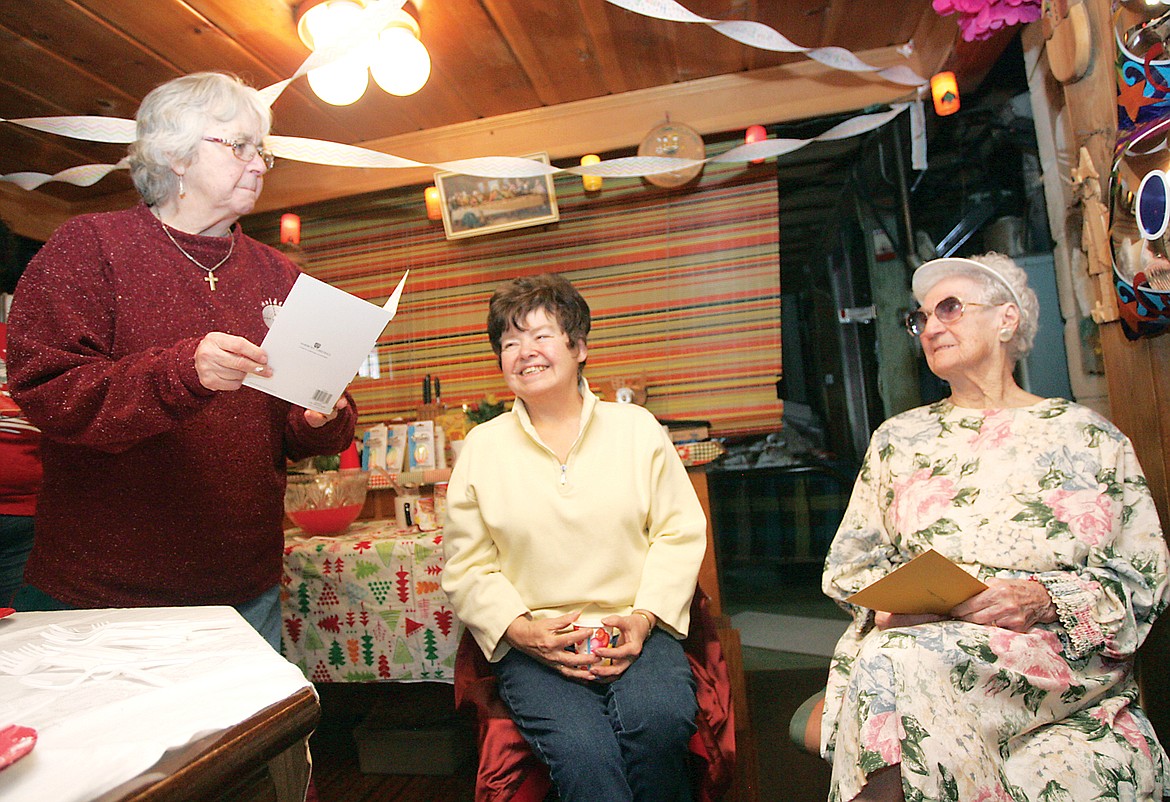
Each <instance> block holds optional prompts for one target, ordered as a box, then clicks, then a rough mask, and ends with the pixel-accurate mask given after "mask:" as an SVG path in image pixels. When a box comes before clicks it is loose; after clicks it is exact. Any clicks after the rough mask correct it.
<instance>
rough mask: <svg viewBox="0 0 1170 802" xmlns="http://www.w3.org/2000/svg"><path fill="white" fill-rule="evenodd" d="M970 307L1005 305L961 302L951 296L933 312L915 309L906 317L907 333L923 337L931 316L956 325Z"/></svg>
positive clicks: (935, 307)
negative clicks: (964, 311)
mask: <svg viewBox="0 0 1170 802" xmlns="http://www.w3.org/2000/svg"><path fill="white" fill-rule="evenodd" d="M968 306H1003V304H979V303H975V302H974V301H960V300H959V299H958V298H956V297H955V296H953V295H951V296H948V297H946V298H943V299H942V300H941V301H939V302H938V303H937V304H935V305H934V311H933V312H926V311H924V310H922V309H915V310H914V311H913V312H911V313H910V314H908V315H906V331H908V332H910V336H911V337H921V336H922V332H924V331H926V321H927V320H929V319H930V316H931V315H934V316H935V317H937V318H938V319H939V322H940V323H948V324H949V323H954V322H955V321H956V320H958V319H959V318H961V317H962V316H963V310H964V309H966V308H967V307H968Z"/></svg>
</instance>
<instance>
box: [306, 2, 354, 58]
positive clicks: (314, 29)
mask: <svg viewBox="0 0 1170 802" xmlns="http://www.w3.org/2000/svg"><path fill="white" fill-rule="evenodd" d="M305 6H308V8H305ZM364 6H365V3H364V2H361V0H324V1H323V2H317V3H315V4H313V3H310V2H306V3H302V4H301V8H302V9H304V10H303V11H302V12H301V14H300V18H299V19H298V20H297V36H299V37H300V38H301V41H302V42H304V43H305V47H307V48H309V49H310V50H316V49H317V48H319V47H323V46H325V45H328V44H329V43H330V42H332V41H335V40H337V39H338V38H339V37H340V36H341V35H342V34H344V33H345V31H346V29H347V28H350V27H353V26H354V25H355V24H356V20H357V17H358V15H359V14H361V11H362V8H363V7H364Z"/></svg>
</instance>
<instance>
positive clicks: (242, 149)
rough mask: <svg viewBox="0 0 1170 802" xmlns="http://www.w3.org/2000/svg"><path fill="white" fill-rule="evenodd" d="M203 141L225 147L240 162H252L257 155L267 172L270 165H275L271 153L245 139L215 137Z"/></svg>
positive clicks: (274, 158) (207, 137)
mask: <svg viewBox="0 0 1170 802" xmlns="http://www.w3.org/2000/svg"><path fill="white" fill-rule="evenodd" d="M203 141H204V142H215V143H218V144H220V145H226V146H227V147H229V148H231V149H232V155H233V156H235V157H236V158H237V159H239V160H240V161H242V162H250V161H252V159H254V158H255V157H256V154H257V153H259V154H260V158H261V159H263V160H264V166H265V167H267V168H268V169H269V170H271V169H272V165H274V164H276V157H275V156H273V155H272V151H270V150H269V149H268V148H266V147H264V146H263V145H257V144H256V143H255V142H252V141H249V140H247V139H220V138H219V137H217V136H205V137H203Z"/></svg>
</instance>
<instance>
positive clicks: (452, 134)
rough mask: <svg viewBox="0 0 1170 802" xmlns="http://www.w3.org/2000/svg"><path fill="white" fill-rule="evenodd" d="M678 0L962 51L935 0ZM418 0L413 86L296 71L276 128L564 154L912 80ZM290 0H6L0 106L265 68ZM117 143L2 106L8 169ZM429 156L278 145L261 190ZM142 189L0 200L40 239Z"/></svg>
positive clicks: (318, 188)
mask: <svg viewBox="0 0 1170 802" xmlns="http://www.w3.org/2000/svg"><path fill="white" fill-rule="evenodd" d="M683 5H685V6H686V7H687V8H688V9H689V10H691V11H693V12H695V13H697V14H700V15H703V16H705V17H709V18H712V19H751V20H756V21H759V22H762V23H764V24H766V25H769V26H771V27H772V28H773V29H775V30H776V31H778V32H780V33H781V34H783V35H784V36H787V37H788V38H789V39H790V40H792V41H793V42H795V43H797V44H799V45H802V46H805V47H822V46H829V45H835V46H840V47H844V48H846V49H848V50H851V51H853V52H855V53H857V54H858V55H859V56H860V57H861V58H863V59H865V60H866V61H868V62H869V63H871V64H874V65H876V66H891V65H895V64H906V65H907V66H909V67H911V68H912V69H914V70H915V71H916V72H918V73H919V74H920V75H930V74H931V73H933V72H935V71H936V70H938V69H939V68H941V67H942V66H944V65H945V64H946V63H947V62H948V61H951V62H954V61H955V57H954V52H953V51H954V46H955V42H956V26H955V25H954V23H953V21H952V20H950V19H943V18H940V17H938V16H937V15H936V14H935V13H934V12H933V10H932V9H931V4H930V0H782V1H781V0H684V2H683ZM415 7H416V11H417V16H418V17H419V21H420V27H421V39H422V41H423V42H424V44H425V45H426V46H427V48H428V50H429V51H430V54H431V60H432V65H433V67H432V74H431V78H430V80H429V81H428V83H427V84H426V86H425V87H424V88H423V89H422V90H421V91H420V92H418V93H417V94H415V95H413V96H411V97H407V98H399V97H394V96H391V95H388V94H386V93H384V92H382V91H381V90H380V89H379V88H378V87H377V86H376V85H375V84H373V82H371V84H370V88H369V89H368V90H367V91H366V94H365V96H364V97H363V98H362V99H361V100H359V101H358V102H357V103H355V104H353V105H352V106H348V107H333V106H329V105H327V104H325V103H323V102H322V101H320V100H318V99H317V98H316V96H315V95H313V93H312V90H311V89H310V88H309V86H308V84H307V82H306V81H305V80H304V79H298V80H297V81H296V82H294V83H293V84H292V85H291V86H290V87H289V88H288V89H287V90H286V91H285V92H284V94H283V95H282V96H281V97H280V98H279V100H277V102H276V103H275V105H274V113H275V119H276V121H275V126H274V133H277V134H285V135H292V136H302V137H310V138H316V139H327V140H333V141H338V142H344V143H350V144H362V145H365V146H367V147H372V148H375V149H377V150H382V151H386V152H390V153H394V154H396V155H399V156H403V157H406V158H410V159H415V160H418V161H422V162H428V163H433V162H437V161H444V160H450V159H457V158H465V157H472V156H485V155H521V154H524V153H529V152H534V151H540V150H544V151H547V152H549V154H550V156H551V157H552V158H553V160H554V162H556V161H557V160H565V161H563V162H562V163H563V164H564V163H568V161H570V160H575V159H576V158H577V157H579V156H580V155H581V154H583V153H589V152H596V153H603V154H616V153H621V152H623V151H624V152H627V153H628V152H629V151H630V149H631V148H635V147H636V146H637V144H638V142H639V141H640V140H641V139H642V138H643V137H644V136H645V134H646V133H647V132H648V131H649V130H650V129H651V128H653V127H654V126H655V125H657V124H658V123H659V122H661V121H662V120H663V119H664V118H665V117H666V116H667V115H669V116H670V118H671V119H672V120H674V121H677V122H682V123H686V124H688V125H690V126H691V127H693V128H695V129H696V130H697V131H698V132H699V133H700V134H702V135H704V136H705V137H711V136H718V135H719V134H722V133H726V132H733V131H740V130H742V129H743V128H744V127H746V126H747V125H750V124H753V123H761V124H765V125H767V124H770V123H778V122H783V121H787V120H796V119H805V118H810V117H816V116H820V115H827V114H838V113H841V112H846V111H850V110H855V109H860V108H863V107H865V106H867V105H870V104H873V103H883V102H890V101H893V100H898V99H903V98H904V97H905V96H906V94H907V89H906V87H902V86H898V85H895V84H892V83H889V82H887V81H884V80H882V79H880V78H875V77H873V76H861V75H854V74H847V73H843V72H840V71H834V70H830V69H828V68H825V67H822V66H820V65H819V64H817V63H815V62H812V61H810V60H809V59H807V58H805V57H804V56H802V55H799V54H777V53H770V52H766V51H763V50H757V49H753V48H749V47H746V46H743V45H740V44H738V43H736V42H734V41H732V40H731V39H728V38H726V37H724V36H723V35H721V34H719V33H717V32H716V31H714V30H711V29H709V28H708V27H707V26H704V25H699V24H683V23H674V22H664V21H659V20H654V19H651V18H648V17H645V16H642V15H639V14H635V13H633V12H630V11H626V10H624V9H622V8H619V7H617V6H614V5H611V4H610V3H607V2H605V0H555V1H553V0H416V3H415ZM295 11H296V2H295V0H148V2H141V0H36V2H28V0H0V98H2V100H0V117H5V118H20V117H38V116H58V115H104V116H112V117H124V118H130V117H133V115H134V112H135V110H136V108H137V106H138V103H139V101H140V100H141V98H142V97H143V96H144V95H145V94H146V93H147V92H148V91H149V90H150V89H151V88H153V87H154V86H156V85H158V84H159V83H161V82H163V81H166V80H168V79H170V78H173V77H175V76H178V75H181V74H184V73H188V72H194V71H198V70H207V69H216V70H227V71H230V72H234V73H236V74H238V75H240V76H242V77H243V78H244V79H245V80H247V81H248V82H249V83H251V84H253V85H254V86H257V87H263V86H267V85H269V84H272V83H275V82H276V81H279V80H281V79H283V78H286V77H288V76H291V75H292V74H293V73H294V72H295V71H296V69H297V67H298V66H299V65H300V64H301V62H302V61H303V60H304V59H305V58H306V57H307V56H308V50H307V49H306V48H305V47H304V45H302V43H301V42H300V40H299V39H298V38H297V35H296V31H295V22H294V19H295ZM911 42H912V43H913V46H912V47H910V48H906V47H905V45H906V44H907V43H911ZM900 49H901V51H902V52H899V50H900ZM903 53H906V54H908V57H907V56H905V55H903ZM960 61H961V59H960ZM984 66H985V65H984ZM984 71H985V70H984ZM981 77H982V76H981V75H978V74H969V75H965V76H962V78H963V79H964V80H965V81H967V82H968V83H970V82H977V81H978V80H979V79H980V78H981ZM124 154H125V148H124V146H119V145H109V144H99V143H90V142H83V141H78V140H73V139H66V138H62V137H57V136H53V135H50V134H44V133H38V132H36V131H32V130H30V129H27V128H23V127H19V126H15V125H11V124H2V125H0V173H9V172H16V171H26V170H32V171H38V172H45V173H54V172H56V171H59V170H62V169H65V168H68V167H72V166H75V165H79V164H87V163H112V162H116V161H117V160H118V159H120V158H121V157H122V156H123V155H124ZM430 172H431V171H429V170H357V169H343V168H326V167H321V166H316V165H304V164H297V163H290V162H285V163H283V164H281V165H279V166H278V168H277V169H276V170H274V171H273V172H272V173H271V174H270V176H269V178H268V180H267V182H266V188H265V193H264V196H263V198H262V201H261V203H262V206H261V207H260V209H258V210H270V209H280V208H289V207H294V206H297V205H301V204H305V203H310V202H313V201H317V200H324V199H328V198H336V197H342V196H346V195H350V194H356V193H361V192H369V191H374V190H379V189H385V188H389V187H394V186H406V185H411V184H425V183H430V180H431V176H430ZM133 200H134V196H133V190H132V189H131V186H130V182H129V179H128V177H127V176H126V174H125V172H124V171H118V172H115V173H114V174H112V175H111V176H109V177H107V178H105V179H103V180H102V181H100V182H99V183H97V184H95V185H94V186H92V187H88V188H79V187H73V186H70V185H67V184H62V183H52V184H47V185H44V186H43V187H42V188H41V189H39V190H36V191H34V192H25V191H24V190H20V189H16V188H14V187H12V186H11V185H8V184H7V183H3V184H0V215H2V216H3V217H4V218H5V219H6V220H7V221H9V224H10V225H11V226H12V227H13V228H14V229H16V230H17V231H18V233H22V234H25V235H26V236H32V237H36V238H42V239H43V238H44V236H46V235H47V233H48V231H51V230H52V227H53V226H55V225H56V224H57V223H58V222H60V220H62V219H64V218H65V217H68V216H70V215H72V214H76V213H78V212H82V211H88V210H94V209H102V208H115V207H122V206H125V205H127V204H128V203H131V202H133Z"/></svg>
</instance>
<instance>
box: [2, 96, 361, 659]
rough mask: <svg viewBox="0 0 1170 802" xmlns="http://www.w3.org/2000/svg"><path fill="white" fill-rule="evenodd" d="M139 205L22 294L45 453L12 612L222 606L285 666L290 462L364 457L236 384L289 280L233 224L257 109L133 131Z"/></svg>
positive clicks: (253, 149)
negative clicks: (282, 583)
mask: <svg viewBox="0 0 1170 802" xmlns="http://www.w3.org/2000/svg"><path fill="white" fill-rule="evenodd" d="M137 123H138V130H137V139H136V141H135V142H134V144H133V145H131V148H130V170H131V176H132V178H133V180H134V185H135V187H136V188H137V189H138V192H139V194H141V196H142V203H140V204H139V205H137V206H136V207H134V208H132V209H127V210H125V211H119V212H110V213H101V214H88V215H82V216H80V217H77V218H75V219H73V220H70V221H69V222H67V223H65V224H64V225H62V226H61V227H60V228H59V229H58V230H57V231H56V232H55V233H54V234H53V236H52V237H51V238H50V239H49V241H48V242H47V243H46V244H45V246H44V247H43V248H42V249H41V251H40V252H39V253H38V254H37V255H36V256H35V257H34V258H33V260H32V262H31V263H30V264H29V266H28V268H27V270H26V271H25V274H24V276H23V278H22V279H21V281H20V283H19V284H18V285H17V289H16V293H15V298H14V301H13V308H12V314H11V317H10V320H9V381H10V385H11V390H12V395H13V398H14V399H16V401H17V402H18V403H19V404H20V406H21V407H22V408H23V409H24V411H25V413H26V414H27V415H28V417H29V419H30V420H31V421H33V423H35V424H36V425H37V426H39V427H40V429H41V431H42V432H43V434H44V440H43V443H42V458H43V462H44V489H43V491H42V495H41V499H40V504H39V506H38V509H37V518H36V533H37V534H36V542H35V544H34V546H33V551H32V554H31V555H30V556H29V561H28V564H27V566H26V568H25V586H24V587H22V588H21V589H20V591H18V593H17V596H16V600H15V606H16V607H17V608H18V609H23V610H31V609H42V610H43V609H69V608H95V607H141V606H171V605H202V604H230V605H233V606H235V607H236V609H238V610H239V611H240V612H241V613H242V614H243V615H244V617H245V618H247V619H248V620H249V621H250V622H252V623H253V625H254V626H256V628H257V629H258V630H259V631H260V632H261V634H263V635H264V636H265V637H266V638H267V639H268V640H269V642H270V643H272V644H273V645H274V646H278V645H279V639H280V610H279V596H278V587H279V580H280V570H281V567H280V563H281V553H282V547H283V537H282V529H281V522H282V516H283V501H282V500H283V493H284V483H285V475H284V470H285V468H284V466H285V458H286V457H287V458H291V459H300V458H303V457H306V456H310V455H313V454H330V453H332V454H336V453H338V452H340V451H341V450H342V449H344V448H345V447H346V446H347V445H349V444H350V442H351V441H352V438H353V431H354V422H355V419H356V412H355V410H354V408H353V406H352V405H351V404H350V402H349V399H348V398H347V397H345V396H343V397H342V398H340V399H339V400H338V402H337V404H336V406H335V408H334V410H333V412H332V413H331V414H329V415H322V414H321V413H319V412H314V411H310V410H306V409H303V408H300V407H296V406H292V405H290V404H289V403H287V402H285V401H281V400H279V399H276V398H273V397H271V396H268V395H265V394H263V393H260V392H257V391H255V390H253V389H251V388H244V387H242V386H241V382H242V381H243V379H244V377H245V376H247V375H248V374H249V373H257V374H259V375H269V374H270V369H269V368H268V367H267V366H266V364H265V362H266V356H265V354H264V351H263V350H262V349H261V348H260V347H259V345H258V343H259V342H261V341H262V340H263V338H264V334H265V331H266V326H267V325H268V322H269V321H271V319H272V316H273V314H274V312H275V309H276V307H278V306H279V304H280V302H281V299H283V298H284V297H285V296H286V295H287V294H288V291H289V289H290V288H291V287H292V285H293V282H294V280H295V279H296V277H297V273H298V271H297V268H296V266H295V265H294V264H293V263H292V262H290V261H289V259H288V258H287V257H286V256H284V255H283V254H281V253H280V252H279V251H277V250H275V249H274V248H270V247H268V246H266V245H263V244H261V243H259V242H257V241H256V240H253V239H252V238H250V237H248V236H246V235H245V234H244V233H243V232H242V231H241V230H240V227H239V225H237V223H236V221H237V220H238V219H239V217H240V216H241V215H244V214H247V213H248V212H250V211H251V210H252V208H253V206H254V205H255V203H256V199H257V198H258V197H259V195H260V191H261V189H262V187H263V184H264V175H265V173H267V172H268V170H269V169H271V167H272V154H271V153H270V152H269V151H267V150H266V149H265V148H264V138H265V137H266V136H267V134H268V131H269V126H270V124H271V113H270V110H269V108H268V105H267V103H265V102H264V100H263V99H262V98H261V96H260V95H259V93H258V92H256V90H254V89H251V88H249V87H247V86H245V85H244V84H243V83H241V82H240V81H239V80H237V79H235V78H233V77H230V76H227V75H222V74H218V73H198V74H194V75H188V76H184V77H181V78H177V79H175V80H172V81H170V82H168V83H166V84H163V85H162V86H160V87H158V88H156V89H155V90H153V91H152V92H150V93H149V94H148V95H147V96H146V98H145V99H144V100H143V101H142V105H141V107H140V108H139V111H138V116H137Z"/></svg>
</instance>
